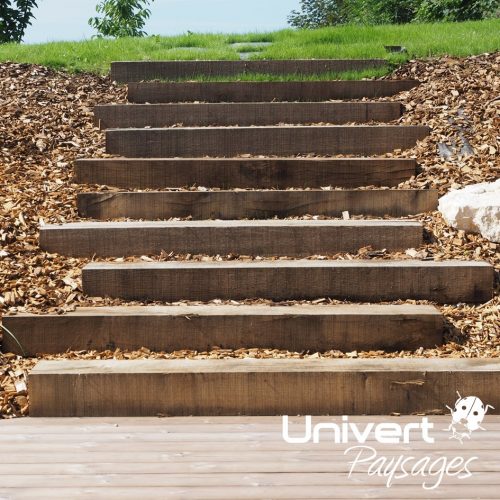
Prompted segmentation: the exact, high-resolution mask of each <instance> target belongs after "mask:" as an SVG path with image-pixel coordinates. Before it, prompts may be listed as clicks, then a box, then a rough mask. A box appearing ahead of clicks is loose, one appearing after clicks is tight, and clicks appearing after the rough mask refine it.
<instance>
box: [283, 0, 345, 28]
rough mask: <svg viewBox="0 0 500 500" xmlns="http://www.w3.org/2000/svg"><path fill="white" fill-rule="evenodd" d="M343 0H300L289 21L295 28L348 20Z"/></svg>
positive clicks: (320, 26)
mask: <svg viewBox="0 0 500 500" xmlns="http://www.w3.org/2000/svg"><path fill="white" fill-rule="evenodd" d="M346 20H347V19H346V18H345V12H344V2H343V0H300V10H298V11H297V10H292V12H291V13H290V15H289V16H288V23H289V24H290V25H291V26H293V27H294V28H322V27H324V26H332V25H334V24H342V23H344V22H346Z"/></svg>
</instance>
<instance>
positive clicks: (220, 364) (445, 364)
mask: <svg viewBox="0 0 500 500" xmlns="http://www.w3.org/2000/svg"><path fill="white" fill-rule="evenodd" d="M301 371H304V372H306V373H311V372H328V371H340V372H346V371H347V372H365V371H375V372H382V371H391V372H417V373H420V372H429V371H433V372H453V371H465V372H468V371H470V372H477V371H480V372H487V373H488V372H500V359H494V358H468V359H466V358H404V359H394V358H377V359H375V358H357V359H348V358H338V359H330V358H321V359H317V358H304V359H286V358H283V359H270V358H266V359H258V358H241V359H232V358H228V359H133V360H116V359H109V360H66V359H64V360H41V361H39V362H38V363H37V364H36V366H35V368H34V369H33V371H32V374H33V375H37V374H43V373H53V374H75V373H82V374H83V373H89V374H92V373H100V372H102V373H217V372H221V373H235V372H301Z"/></svg>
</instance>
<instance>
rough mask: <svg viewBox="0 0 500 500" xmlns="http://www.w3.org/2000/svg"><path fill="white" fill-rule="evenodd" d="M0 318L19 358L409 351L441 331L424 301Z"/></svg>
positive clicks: (6, 346)
mask: <svg viewBox="0 0 500 500" xmlns="http://www.w3.org/2000/svg"><path fill="white" fill-rule="evenodd" d="M3 321H4V326H5V327H6V328H7V329H8V330H9V331H10V332H12V333H13V335H15V337H16V339H17V340H18V342H19V344H17V343H16V342H15V341H14V340H13V339H12V338H11V337H10V336H9V335H5V334H4V337H3V350H4V351H5V352H14V353H16V354H19V355H24V356H36V355H37V354H42V353H43V354H57V353H62V352H66V351H67V350H72V351H81V350H96V351H105V350H115V349H122V350H138V349H141V348H142V347H146V348H148V349H150V350H153V351H166V352H173V351H180V350H186V349H188V350H196V351H207V350H210V349H212V348H213V347H215V346H217V347H219V348H222V349H240V348H256V347H259V348H263V349H282V350H288V351H296V352H302V351H327V350H330V349H337V350H341V351H353V350H378V349H384V350H387V351H399V350H415V349H418V348H420V347H424V348H433V347H435V346H437V345H440V344H442V341H443V329H444V320H443V316H442V315H441V314H440V312H439V311H438V310H437V309H436V308H435V307H432V306H425V305H423V306H421V305H335V306H320V305H317V306H310V305H300V306H291V307H287V306H276V307H271V306H262V305H256V306H254V305H252V306H202V305H200V306H146V307H143V306H121V307H94V308H79V309H77V310H76V311H74V312H70V313H68V314H63V315H35V314H18V315H16V316H4V318H3ZM21 347H22V349H21Z"/></svg>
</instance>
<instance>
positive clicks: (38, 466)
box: [0, 397, 500, 500]
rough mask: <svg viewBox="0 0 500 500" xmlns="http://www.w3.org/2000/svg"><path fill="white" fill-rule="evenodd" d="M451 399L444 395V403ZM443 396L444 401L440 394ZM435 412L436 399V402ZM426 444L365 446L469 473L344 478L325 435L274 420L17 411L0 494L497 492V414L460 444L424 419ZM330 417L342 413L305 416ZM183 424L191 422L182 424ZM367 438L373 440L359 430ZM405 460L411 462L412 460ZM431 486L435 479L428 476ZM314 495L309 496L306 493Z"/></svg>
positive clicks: (3, 433) (359, 420) (1, 431)
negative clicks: (286, 434) (285, 430)
mask: <svg viewBox="0 0 500 500" xmlns="http://www.w3.org/2000/svg"><path fill="white" fill-rule="evenodd" d="M453 401H454V397H452V402H453ZM445 404H450V401H446V402H445ZM441 406H442V407H443V409H444V410H445V411H447V410H446V409H445V408H444V405H441ZM428 418H429V421H430V422H431V423H432V425H433V426H434V429H432V431H431V435H432V436H433V437H434V438H435V440H436V441H435V443H434V444H429V445H425V443H423V441H421V440H419V439H418V437H416V438H415V439H412V441H411V443H410V444H406V445H405V444H395V445H382V444H379V443H375V448H376V450H377V452H378V454H379V456H384V457H388V459H389V460H390V459H391V458H394V459H397V457H399V456H400V455H403V457H411V456H414V457H415V461H417V460H420V459H423V458H424V457H427V456H430V457H431V459H432V460H437V459H438V458H439V457H441V456H445V457H448V461H450V460H451V459H452V458H453V457H456V456H462V457H464V458H465V459H466V460H467V459H469V458H471V457H477V460H474V461H472V462H471V463H470V466H469V468H470V470H471V472H472V476H471V477H469V478H467V479H459V478H458V477H456V476H446V477H444V479H443V481H442V483H441V485H440V486H439V487H438V488H437V489H435V490H424V489H423V488H422V480H424V479H426V480H428V481H429V480H431V481H434V480H435V479H436V476H434V477H429V476H426V477H425V478H422V477H420V476H418V477H409V478H406V479H399V480H396V481H395V483H394V485H393V486H392V487H391V488H387V487H386V486H385V480H386V479H387V478H381V477H378V476H376V475H368V467H369V465H370V464H369V463H365V464H359V466H358V467H357V469H356V471H355V472H354V474H353V475H352V476H351V478H349V477H348V474H349V469H350V464H349V461H350V460H352V458H353V457H354V455H353V454H352V453H351V454H347V455H345V454H344V453H345V451H346V449H347V448H348V447H350V446H352V445H353V444H356V442H353V441H352V435H351V438H350V439H351V440H350V441H349V442H348V443H343V444H342V443H341V444H334V443H332V442H331V440H330V439H329V436H328V431H324V432H325V433H324V434H323V436H324V439H322V440H321V441H320V443H317V444H314V443H307V444H293V445H292V444H288V443H286V442H285V441H284V440H283V439H282V437H281V432H282V428H281V425H282V424H281V417H179V418H176V417H170V418H117V417H113V418H23V419H14V420H3V421H1V424H0V447H1V449H2V453H1V454H0V480H1V483H0V496H1V497H2V498H9V499H10V498H15V499H17V498H22V499H24V498H29V499H34V498H36V499H44V500H45V499H47V500H48V499H50V500H52V499H54V498H62V499H64V500H68V499H73V498H92V499H95V498H99V499H101V498H106V499H122V498H126V499H131V500H137V498H148V499H149V498H158V499H160V498H161V499H164V498H178V499H182V500H184V499H187V498H189V499H193V498H197V499H200V500H206V499H210V498H212V499H213V498H217V499H224V498H227V499H231V500H236V499H239V498H255V499H259V500H260V499H262V498H284V499H299V498H300V499H303V500H311V499H312V498H327V499H356V500H359V499H360V498H377V499H389V498H392V499H397V500H401V498H408V499H416V498H423V499H425V498H427V499H428V498H442V499H453V500H465V499H472V498H483V499H497V498H498V495H497V493H498V484H499V480H500V474H499V472H500V458H499V457H500V455H499V450H500V433H499V432H498V426H499V424H500V417H498V416H497V415H494V414H489V413H488V414H487V416H486V418H485V420H484V424H483V425H484V427H485V428H486V431H477V432H474V433H473V435H472V438H471V439H470V440H466V441H464V443H463V444H460V442H458V441H457V440H450V439H449V436H450V433H449V432H446V431H443V430H442V429H446V428H447V427H448V426H449V422H450V417H449V415H446V416H429V417H428ZM290 420H291V422H292V424H291V427H290V434H291V435H294V436H300V435H301V434H303V430H304V419H303V418H302V417H293V418H291V419H290ZM349 421H350V422H353V423H355V424H357V425H358V426H359V427H360V429H362V430H363V429H364V428H365V426H366V425H369V424H370V423H375V424H378V423H396V424H399V425H402V426H404V425H406V424H409V423H418V422H420V417H416V416H407V417H405V416H403V417H387V416H384V417H379V416H369V417H350V418H349ZM318 422H332V423H336V424H339V423H341V417H326V416H321V417H314V418H313V424H316V423H318ZM186 429H192V431H190V432H189V433H186ZM369 446H374V441H373V438H369ZM412 463H414V462H412ZM431 484H434V483H433V482H431ZM313 495H314V496H313Z"/></svg>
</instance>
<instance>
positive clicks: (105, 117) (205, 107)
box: [94, 102, 402, 129]
mask: <svg viewBox="0 0 500 500" xmlns="http://www.w3.org/2000/svg"><path fill="white" fill-rule="evenodd" d="M401 112H402V106H401V103H399V102H258V103H253V102H252V103H197V104H190V103H183V104H105V105H100V106H96V107H95V108H94V122H95V124H96V125H97V126H100V128H101V129H107V128H130V127H131V128H134V127H137V128H140V127H168V126H172V125H183V126H186V127H193V126H194V127H198V126H206V125H215V126H227V125H234V126H240V127H243V126H250V125H278V124H280V123H302V124H307V123H332V124H342V123H349V122H353V123H366V122H372V121H373V122H390V121H393V120H397V119H399V118H400V117H401Z"/></svg>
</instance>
